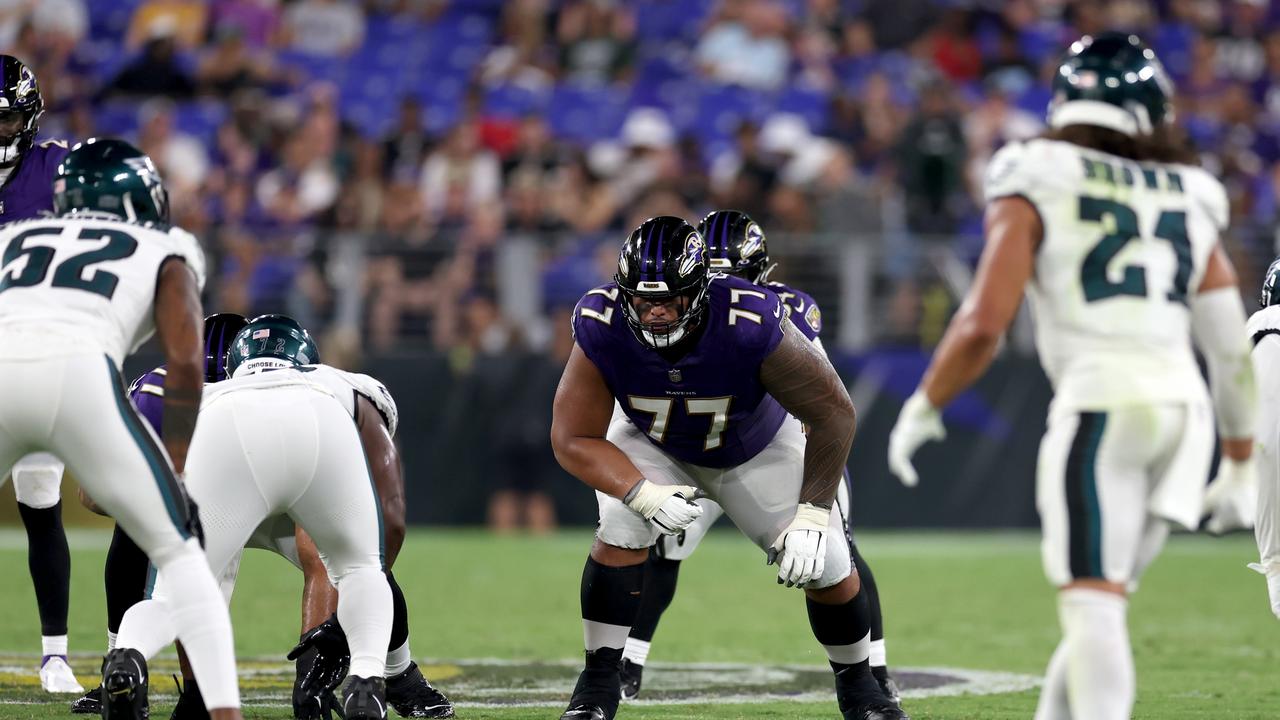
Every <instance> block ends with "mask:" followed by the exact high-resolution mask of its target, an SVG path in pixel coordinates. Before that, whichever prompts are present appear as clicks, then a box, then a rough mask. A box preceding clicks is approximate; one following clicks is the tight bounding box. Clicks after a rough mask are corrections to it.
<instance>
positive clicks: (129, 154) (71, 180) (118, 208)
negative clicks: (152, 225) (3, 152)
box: [53, 138, 169, 223]
mask: <svg viewBox="0 0 1280 720" xmlns="http://www.w3.org/2000/svg"><path fill="white" fill-rule="evenodd" d="M53 212H54V214H56V215H59V216H61V215H69V214H71V213H76V212H103V213H108V214H111V215H117V216H119V217H121V218H123V219H125V220H128V221H130V222H159V223H167V222H169V193H168V191H166V190H165V189H164V183H162V182H161V181H160V173H159V172H158V171H157V170H156V166H155V163H153V162H151V158H149V157H147V156H146V154H145V153H143V152H142V151H141V150H139V149H138V148H136V147H134V146H132V145H130V144H129V143H127V142H125V141H123V140H115V139H111V138H91V139H89V140H85V141H84V142H82V143H79V144H77V145H76V146H75V147H73V148H71V152H70V153H68V154H67V157H66V158H64V159H63V161H62V163H61V164H59V165H58V172H57V174H56V175H54V180H53Z"/></svg>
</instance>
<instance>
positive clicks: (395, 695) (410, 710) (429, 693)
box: [387, 662, 453, 718]
mask: <svg viewBox="0 0 1280 720" xmlns="http://www.w3.org/2000/svg"><path fill="white" fill-rule="evenodd" d="M387 704H388V705H390V706H391V707H392V708H394V709H395V711H396V713H397V714H398V715H399V716H400V717H406V718H451V717H453V703H452V702H450V701H449V698H448V697H446V696H445V694H444V693H442V692H440V691H439V690H437V689H435V688H434V687H431V683H429V682H427V679H426V678H425V677H423V676H422V670H420V669H418V663H416V662H410V663H409V668H408V669H407V670H405V671H404V672H402V673H400V674H399V675H396V676H394V677H389V678H387Z"/></svg>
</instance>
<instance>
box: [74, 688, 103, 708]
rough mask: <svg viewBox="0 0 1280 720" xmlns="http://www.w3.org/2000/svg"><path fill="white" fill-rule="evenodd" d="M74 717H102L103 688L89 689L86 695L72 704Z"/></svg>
mask: <svg viewBox="0 0 1280 720" xmlns="http://www.w3.org/2000/svg"><path fill="white" fill-rule="evenodd" d="M71 714H72V715H101V714H102V686H101V685H99V686H97V687H94V688H89V691H88V692H86V693H85V694H84V695H81V696H80V697H78V698H76V699H75V700H73V701H72V702H71Z"/></svg>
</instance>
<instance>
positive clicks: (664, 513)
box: [551, 216, 906, 720]
mask: <svg viewBox="0 0 1280 720" xmlns="http://www.w3.org/2000/svg"><path fill="white" fill-rule="evenodd" d="M573 329H574V336H575V340H576V343H575V345H574V348H573V352H572V354H571V355H570V357H569V362H568V364H567V366H566V367H565V370H564V375H563V377H562V378H561V380H560V386H559V388H558V389H557V391H556V398H555V405H554V409H553V418H552V429H551V442H552V446H553V448H554V450H555V453H556V457H557V458H558V459H559V461H560V464H561V465H563V466H564V468H565V469H566V470H568V471H569V472H570V473H572V474H573V475H575V476H576V477H578V478H579V479H580V480H582V481H583V482H585V483H586V484H587V485H589V486H591V487H592V488H594V489H595V490H596V497H597V499H598V501H599V504H600V524H599V529H598V531H597V535H596V540H595V543H594V544H593V545H592V548H591V553H590V555H589V556H588V558H587V563H586V567H585V568H584V569H583V573H582V591H581V602H582V619H583V626H584V636H585V641H586V651H587V652H586V667H585V669H584V670H583V671H582V673H581V675H580V676H579V678H578V683H577V686H576V687H575V688H574V691H573V697H572V699H570V701H569V707H568V710H566V711H565V713H564V714H563V715H562V716H561V717H562V720H611V719H612V718H613V717H614V715H615V713H616V712H617V708H618V701H619V697H620V681H619V675H618V672H619V669H620V664H621V660H622V649H623V646H624V644H625V643H626V639H627V633H628V631H629V630H630V628H631V624H632V622H633V621H634V620H635V618H636V613H637V611H638V609H639V604H640V596H641V592H642V591H643V584H644V566H645V560H646V558H647V557H648V554H649V548H650V547H651V546H652V545H653V544H654V541H655V540H656V539H657V536H658V535H659V533H667V534H675V533H678V532H680V531H682V530H684V529H685V528H687V527H688V526H689V525H690V523H692V522H693V521H694V520H696V519H697V518H698V516H699V515H700V514H701V512H702V511H701V509H700V508H699V507H698V506H697V505H696V504H695V502H694V501H695V500H696V499H697V498H698V497H699V496H700V495H701V494H702V493H705V494H706V495H707V496H708V497H710V498H711V499H712V500H715V501H716V502H718V503H719V504H720V506H721V507H723V508H724V510H725V513H726V514H728V515H729V517H730V518H731V519H732V520H733V521H734V523H735V524H736V525H737V526H738V527H739V528H740V529H741V530H742V531H743V533H744V534H745V535H747V537H749V538H750V539H751V540H752V541H753V542H755V543H756V545H757V546H758V547H760V548H761V549H762V550H765V551H766V552H767V553H768V556H769V559H770V561H771V562H773V561H776V562H777V563H778V565H779V568H780V569H779V572H778V582H779V583H784V582H785V583H786V584H787V586H788V587H791V586H797V587H801V588H804V591H805V595H806V604H807V606H808V610H809V620H810V624H811V625H812V627H813V632H814V635H815V637H816V638H817V640H818V642H819V643H821V644H822V645H823V647H824V649H825V650H826V652H827V656H828V658H829V659H830V661H831V666H832V669H833V670H834V671H835V673H836V675H835V678H836V694H837V698H838V700H839V705H840V709H841V712H842V713H843V714H844V717H845V718H848V719H853V718H856V719H857V720H889V719H900V718H905V717H906V715H905V714H903V713H902V711H901V710H899V709H898V708H897V706H895V705H894V704H893V703H891V702H890V701H889V699H888V698H886V697H885V696H884V694H883V693H882V692H881V690H880V687H879V685H877V684H876V680H875V678H874V676H872V674H871V671H870V668H869V665H868V662H867V658H868V654H869V644H870V640H869V634H870V620H869V617H868V612H867V605H866V597H865V596H863V595H861V594H860V593H859V592H858V590H859V585H858V576H857V574H856V573H854V572H852V570H851V565H850V562H849V546H848V544H847V543H845V542H843V532H844V529H843V527H842V525H841V519H840V517H839V515H838V514H836V513H832V512H831V507H832V503H833V502H834V501H835V497H836V487H837V486H838V485H839V483H840V479H841V472H842V469H843V467H844V464H845V461H846V459H847V457H848V454H849V447H850V445H851V444H852V442H853V433H854V425H855V417H854V410H853V404H852V403H851V402H850V400H849V396H848V393H846V392H845V389H844V385H843V384H842V383H841V381H840V377H839V376H838V375H837V374H836V372H835V369H834V368H832V367H831V364H830V363H829V362H828V361H827V359H826V357H825V356H823V354H822V353H821V352H819V351H818V350H817V349H816V348H814V346H813V344H812V343H810V342H809V341H808V340H806V339H805V338H804V336H803V335H801V334H800V333H799V332H798V331H797V330H796V329H795V327H794V326H792V324H791V321H790V320H789V319H788V318H787V316H786V314H785V313H784V312H783V309H782V304H781V302H780V301H779V299H778V296H777V295H775V294H774V293H773V292H772V291H771V290H768V289H766V288H762V287H759V286H756V285H752V284H751V283H748V282H746V281H745V280H741V279H739V278H735V277H725V276H717V277H715V278H714V279H713V278H711V276H710V274H709V272H708V268H707V252H706V245H705V244H704V242H703V239H702V236H701V235H700V234H699V233H698V231H697V230H695V229H694V228H693V226H691V225H689V224H688V223H687V222H685V221H684V220H681V219H680V218H676V217H667V216H664V217H655V218H650V219H649V220H646V221H645V222H644V223H643V224H641V225H640V227H638V228H637V229H636V230H635V231H634V232H632V233H631V235H630V236H629V237H628V238H627V240H626V243H625V244H624V245H623V248H622V252H621V254H620V255H619V257H618V271H617V275H615V282H614V283H610V284H608V285H605V286H602V287H600V288H596V289H595V290H591V291H590V292H588V293H587V294H586V295H585V296H584V297H583V298H582V300H581V301H579V303H578V307H577V308H576V309H575V311H574V315H573ZM615 400H616V401H617V402H618V403H620V404H621V405H622V409H623V412H624V413H625V419H620V420H619V421H618V422H613V423H611V422H610V418H611V416H612V413H613V407H614V402H615ZM788 413H790V414H791V415H792V416H794V417H789V416H788ZM801 422H805V423H807V424H808V425H809V437H808V442H807V444H806V442H805V436H804V434H803V433H802V432H801V428H800V423H801ZM829 534H830V535H834V536H835V537H836V538H839V539H838V540H833V541H831V542H828V535H829Z"/></svg>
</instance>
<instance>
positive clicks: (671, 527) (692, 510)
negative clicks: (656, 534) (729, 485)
mask: <svg viewBox="0 0 1280 720" xmlns="http://www.w3.org/2000/svg"><path fill="white" fill-rule="evenodd" d="M700 497H704V493H703V492H702V491H701V490H699V489H698V488H695V487H693V486H691V485H658V484H657V483H651V482H649V481H648V480H643V479H642V480H641V481H640V482H638V483H636V485H635V487H633V488H631V490H630V491H629V492H628V493H627V496H626V497H624V498H622V502H624V503H626V504H627V507H629V508H631V509H632V510H634V511H636V512H637V513H639V514H640V515H642V516H643V517H644V519H645V520H648V521H649V522H651V523H653V524H654V525H656V526H657V527H658V529H659V530H661V531H662V532H663V533H665V534H667V535H676V534H679V533H680V531H682V530H684V529H685V528H687V527H689V526H690V525H691V524H693V521H694V520H697V519H698V518H699V517H701V516H702V508H701V507H700V506H699V505H698V504H697V503H696V502H694V500H697V499H698V498H700Z"/></svg>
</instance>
